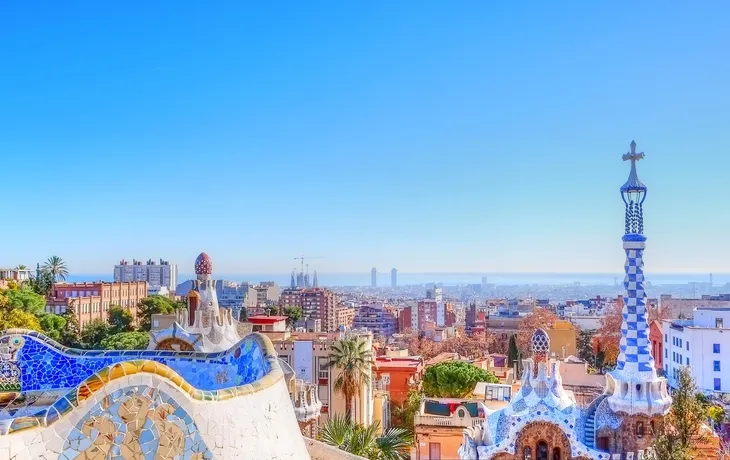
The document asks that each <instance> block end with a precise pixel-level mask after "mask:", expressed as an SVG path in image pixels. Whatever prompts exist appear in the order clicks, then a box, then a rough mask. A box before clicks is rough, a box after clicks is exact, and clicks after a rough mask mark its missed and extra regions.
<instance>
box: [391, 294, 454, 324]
mask: <svg viewBox="0 0 730 460" xmlns="http://www.w3.org/2000/svg"><path fill="white" fill-rule="evenodd" d="M439 289H440V288H439ZM399 317H400V319H399V321H400V326H401V330H403V329H404V328H410V329H411V330H412V331H413V332H421V331H423V330H425V329H426V328H427V326H428V327H431V326H433V327H436V328H444V327H451V326H453V325H454V324H455V323H456V313H455V312H454V308H453V306H452V305H451V304H450V303H448V302H446V303H445V302H443V301H438V300H436V298H426V299H422V300H419V301H418V304H416V305H415V306H412V305H411V306H408V307H405V308H404V309H403V310H401V312H400V315H399Z"/></svg>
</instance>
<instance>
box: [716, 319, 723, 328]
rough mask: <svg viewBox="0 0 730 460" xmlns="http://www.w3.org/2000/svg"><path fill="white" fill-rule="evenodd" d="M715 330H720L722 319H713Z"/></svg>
mask: <svg viewBox="0 0 730 460" xmlns="http://www.w3.org/2000/svg"><path fill="white" fill-rule="evenodd" d="M715 328H716V329H722V318H715Z"/></svg>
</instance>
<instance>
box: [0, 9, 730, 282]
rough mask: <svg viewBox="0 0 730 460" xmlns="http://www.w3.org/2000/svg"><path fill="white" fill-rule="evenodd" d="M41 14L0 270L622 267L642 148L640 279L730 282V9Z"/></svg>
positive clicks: (19, 57) (11, 126) (7, 71)
mask: <svg viewBox="0 0 730 460" xmlns="http://www.w3.org/2000/svg"><path fill="white" fill-rule="evenodd" d="M41 3H42V4H41ZM41 3H36V2H2V3H0V159H1V161H0V178H2V180H1V181H0V186H1V187H2V193H3V197H4V200H3V204H2V207H3V212H2V213H0V215H2V219H0V221H1V222H2V224H1V225H0V265H15V264H19V263H24V264H27V265H34V264H35V262H36V261H40V260H43V259H45V258H46V257H47V256H49V255H54V254H55V255H59V256H61V257H63V258H64V259H65V260H66V261H67V263H68V265H69V268H70V269H71V270H72V271H73V272H81V273H100V272H111V270H112V265H113V264H114V263H116V262H117V261H118V260H119V259H121V258H127V259H132V258H134V257H136V258H141V259H146V258H148V257H152V258H158V257H163V258H165V259H168V260H171V261H173V262H177V263H179V264H181V265H182V266H184V268H185V270H182V268H181V271H186V272H189V271H190V269H188V268H189V267H188V266H191V265H192V262H193V260H194V258H195V256H196V255H197V254H198V253H199V252H200V251H206V252H208V253H209V254H210V255H211V257H212V258H213V259H214V262H215V264H216V270H220V271H221V272H224V273H277V272H279V273H286V272H288V271H290V270H291V269H292V268H293V267H294V266H295V262H294V261H293V260H292V258H293V257H294V256H295V255H297V254H299V253H302V252H303V253H305V254H310V255H318V256H323V257H324V258H323V259H321V260H319V261H318V262H317V263H316V268H318V270H319V271H320V273H322V272H325V273H326V272H356V271H361V272H367V271H369V269H370V267H373V266H377V267H379V268H380V269H381V270H382V271H385V270H389V269H390V268H391V267H398V268H399V269H400V270H401V272H449V271H461V272H465V271H488V272H523V271H524V272H581V271H586V272H619V271H621V270H622V267H623V259H624V254H623V251H622V249H621V236H622V232H623V207H622V202H621V200H620V197H619V194H618V188H619V187H620V186H621V184H622V183H623V182H624V181H625V180H626V177H627V175H628V164H626V163H622V162H621V155H622V154H623V153H625V152H626V151H627V149H628V144H629V142H630V141H631V140H632V139H635V140H636V142H637V143H638V148H639V150H643V151H645V152H646V159H645V161H642V162H640V163H639V175H640V177H641V179H642V180H643V181H644V182H645V183H646V184H647V185H648V187H649V194H648V197H647V201H646V207H645V217H646V233H647V236H648V237H649V240H648V243H647V244H648V248H647V251H646V254H645V261H646V268H647V269H648V270H649V271H655V272H693V271H697V272H709V271H715V272H722V271H726V272H727V271H730V265H729V264H728V261H730V240H728V236H727V235H728V233H729V232H730V230H729V229H730V213H729V212H728V209H727V206H728V199H729V198H730V183H729V181H728V177H729V176H728V171H730V160H728V151H729V149H728V147H729V146H730V59H728V53H729V52H730V51H729V50H730V27H729V26H728V24H730V2H727V1H721V0H716V1H702V2H664V1H647V2H629V1H619V2H587V1H575V2H537V1H535V2H490V1H475V2H466V1H449V2H441V1H439V2H437V1H425V2H424V1H405V0H403V1H382V2H365V1H361V2H356V1H346V2H336V1H322V2H316V1H314V2H302V1H297V2H294V1H292V2H257V3H254V2H243V1H228V2H225V1H216V2H192V1H179V0H177V1H154V2H142V1H132V2H100V1H71V2H41ZM313 265H315V264H313Z"/></svg>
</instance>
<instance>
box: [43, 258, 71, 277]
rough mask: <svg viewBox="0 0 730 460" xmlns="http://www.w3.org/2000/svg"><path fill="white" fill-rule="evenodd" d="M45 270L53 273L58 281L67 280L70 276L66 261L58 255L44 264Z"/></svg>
mask: <svg viewBox="0 0 730 460" xmlns="http://www.w3.org/2000/svg"><path fill="white" fill-rule="evenodd" d="M43 271H45V272H48V273H50V274H51V275H53V279H54V280H56V281H58V280H61V281H65V280H66V277H67V276H68V268H66V262H64V261H63V259H62V258H60V257H58V256H51V257H49V258H48V260H46V262H45V263H44V264H43Z"/></svg>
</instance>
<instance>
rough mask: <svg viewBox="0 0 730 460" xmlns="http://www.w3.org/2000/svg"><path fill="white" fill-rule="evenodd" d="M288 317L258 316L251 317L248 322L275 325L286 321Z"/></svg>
mask: <svg viewBox="0 0 730 460" xmlns="http://www.w3.org/2000/svg"><path fill="white" fill-rule="evenodd" d="M287 318H288V316H266V315H258V316H249V317H248V322H249V323H252V324H274V323H278V322H279V321H286V320H287Z"/></svg>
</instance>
